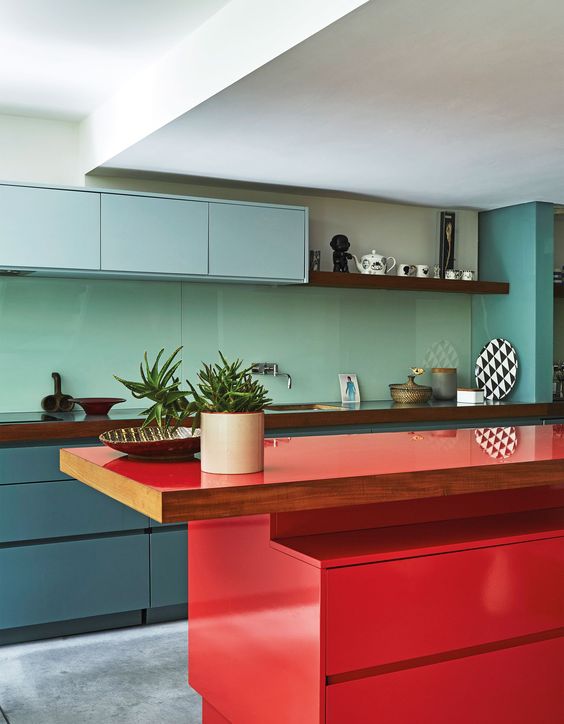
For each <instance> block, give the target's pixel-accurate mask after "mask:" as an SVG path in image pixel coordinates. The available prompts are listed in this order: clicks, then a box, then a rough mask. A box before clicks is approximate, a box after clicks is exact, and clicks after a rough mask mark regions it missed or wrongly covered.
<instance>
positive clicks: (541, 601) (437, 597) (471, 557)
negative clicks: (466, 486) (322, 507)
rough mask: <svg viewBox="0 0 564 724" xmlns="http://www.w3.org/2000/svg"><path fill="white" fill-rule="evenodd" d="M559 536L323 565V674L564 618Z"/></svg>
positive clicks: (519, 632) (563, 555) (563, 552)
mask: <svg viewBox="0 0 564 724" xmlns="http://www.w3.org/2000/svg"><path fill="white" fill-rule="evenodd" d="M563 560H564V538H562V537H560V538H551V539H545V540H533V541H528V542H524V543H517V544H511V545H501V546H494V547H490V548H481V549H475V550H468V551H462V552H456V553H445V554H441V555H431V556H422V557H418V558H408V559H404V560H395V561H387V562H382V563H373V564H367V565H358V566H349V567H344V568H336V569H332V570H329V571H328V572H327V619H326V620H327V624H326V625H327V649H326V663H327V674H329V675H331V674H338V673H343V672H347V671H354V670H357V669H364V668H370V667H374V666H380V665H383V664H387V663H390V662H398V661H403V660H406V659H411V658H416V657H420V656H427V655H430V654H436V653H440V652H445V651H452V650H456V649H461V648H465V647H470V646H476V645H479V644H484V643H489V642H495V641H501V640H503V639H510V638H512V637H517V636H524V635H527V634H531V633H536V632H540V631H545V630H548V629H553V628H558V627H559V626H562V625H564V576H563V575H562V573H563V566H562V562H563Z"/></svg>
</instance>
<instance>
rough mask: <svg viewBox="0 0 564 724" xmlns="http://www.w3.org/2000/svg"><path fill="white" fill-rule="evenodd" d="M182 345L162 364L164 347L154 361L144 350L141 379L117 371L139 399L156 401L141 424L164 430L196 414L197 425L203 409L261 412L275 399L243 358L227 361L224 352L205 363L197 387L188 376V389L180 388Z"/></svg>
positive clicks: (194, 426) (140, 367)
mask: <svg viewBox="0 0 564 724" xmlns="http://www.w3.org/2000/svg"><path fill="white" fill-rule="evenodd" d="M181 349H182V347H178V349H176V350H175V351H174V352H173V353H172V354H171V355H170V357H169V358H168V359H167V360H166V361H165V362H164V363H163V364H162V366H161V367H159V363H160V361H161V358H162V356H163V354H164V349H161V351H160V352H159V354H158V355H157V358H156V360H155V361H154V362H153V364H152V365H150V364H149V360H148V357H147V352H145V354H144V356H143V362H142V363H141V364H140V366H139V372H140V374H141V380H140V381H139V382H135V381H132V380H124V379H123V378H122V377H118V376H117V375H114V377H115V379H116V380H118V382H121V384H122V385H125V386H126V387H127V389H128V390H130V392H131V393H132V394H133V397H135V398H136V399H137V400H141V399H144V398H147V399H149V400H152V401H153V403H154V404H153V405H151V407H149V408H147V409H146V410H144V411H143V414H144V415H145V416H146V417H145V420H144V422H143V425H142V427H147V425H150V424H151V423H155V424H156V425H157V427H159V428H160V429H161V430H169V429H171V428H175V427H178V425H180V423H181V422H182V421H183V420H185V419H186V418H187V417H189V416H190V415H194V419H193V425H192V427H193V428H194V429H195V428H196V427H199V425H200V413H201V412H260V410H262V409H264V407H265V406H266V405H268V404H269V403H270V402H272V400H271V399H270V398H269V397H268V391H267V390H266V388H265V387H264V386H263V385H261V384H260V383H259V382H258V381H257V380H254V379H253V378H252V376H251V367H247V368H244V369H241V367H242V365H243V362H242V360H240V359H237V360H235V362H228V361H227V360H226V359H225V357H224V356H223V354H222V353H221V352H220V353H219V356H220V358H221V364H220V363H218V362H216V363H215V364H213V365H209V364H204V366H203V367H202V369H201V370H200V371H199V372H198V380H199V381H198V383H197V387H195V386H194V385H193V384H192V383H191V382H190V381H189V380H186V383H187V385H188V387H189V389H188V390H181V389H180V379H179V378H178V377H176V376H175V373H176V371H177V369H178V368H179V367H180V365H181V363H182V360H176V361H175V359H176V356H177V355H178V354H179V352H180V350H181ZM189 397H192V399H191V400H189V399H188V398H189Z"/></svg>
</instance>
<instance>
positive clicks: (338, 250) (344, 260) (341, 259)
mask: <svg viewBox="0 0 564 724" xmlns="http://www.w3.org/2000/svg"><path fill="white" fill-rule="evenodd" d="M330 246H331V249H333V271H334V272H348V270H349V262H348V260H349V259H352V254H349V253H348V252H349V248H350V243H349V240H348V238H347V237H346V236H345V235H344V234H336V235H335V236H334V237H333V238H332V239H331V244H330Z"/></svg>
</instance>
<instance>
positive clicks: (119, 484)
mask: <svg viewBox="0 0 564 724" xmlns="http://www.w3.org/2000/svg"><path fill="white" fill-rule="evenodd" d="M448 433H449V434H448V435H447V436H445V435H444V434H438V433H437V432H436V431H426V432H419V433H417V434H413V433H410V432H391V433H390V432H388V433H380V434H367V435H366V434H365V435H362V434H361V435H345V436H339V435H336V436H321V437H301V438H300V437H293V438H281V439H279V440H277V441H272V440H266V441H265V465H264V471H263V472H260V473H253V474H248V475H214V474H211V473H204V472H202V471H201V469H200V462H199V461H198V460H193V461H187V462H158V463H157V462H154V461H142V460H133V459H129V458H128V457H127V456H126V455H122V454H121V453H117V452H115V451H114V450H110V449H108V448H105V447H82V448H71V449H62V450H61V470H62V471H63V472H65V473H67V474H68V475H70V476H71V477H73V478H76V479H77V480H80V481H81V482H83V483H85V484H86V485H89V486H90V487H92V488H95V489H96V490H99V491H100V492H102V493H105V494H106V495H108V496H109V497H111V498H114V499H115V500H118V501H120V502H121V503H124V504H125V505H128V506H130V507H131V508H133V509H135V510H137V511H139V512H140V513H144V514H146V515H149V516H150V517H151V518H153V519H154V520H158V521H161V522H164V523H170V522H181V521H187V520H203V519H209V518H223V517H237V516H240V515H257V514H261V513H276V512H288V511H298V510H311V509H320V508H334V507H342V506H350V505H365V504H370V503H385V502H391V501H410V500H418V499H422V498H438V497H440V498H443V497H444V496H455V495H460V494H465V493H484V492H491V491H501V490H517V489H520V488H534V487H543V486H545V487H546V486H551V485H552V486H561V485H562V484H563V482H564V435H562V433H561V430H560V426H558V425H536V426H535V425H531V426H523V427H520V428H518V429H517V432H516V434H515V437H514V439H513V440H512V443H511V445H510V446H508V447H507V448H506V450H505V452H500V449H499V448H498V447H496V446H495V445H491V446H490V445H489V442H488V441H489V438H484V436H483V435H477V434H475V431H474V430H472V429H467V430H452V431H448ZM274 442H276V443H277V444H274Z"/></svg>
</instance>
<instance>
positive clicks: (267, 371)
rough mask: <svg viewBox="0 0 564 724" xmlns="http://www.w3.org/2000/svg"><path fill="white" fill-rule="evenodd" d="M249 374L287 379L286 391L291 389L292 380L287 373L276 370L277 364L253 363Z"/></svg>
mask: <svg viewBox="0 0 564 724" xmlns="http://www.w3.org/2000/svg"><path fill="white" fill-rule="evenodd" d="M251 372H252V373H253V374H254V375H272V376H273V377H287V378H288V389H289V390H291V389H292V378H291V377H290V375H289V374H288V373H287V372H280V371H279V370H278V363H277V362H253V366H252V369H251Z"/></svg>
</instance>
